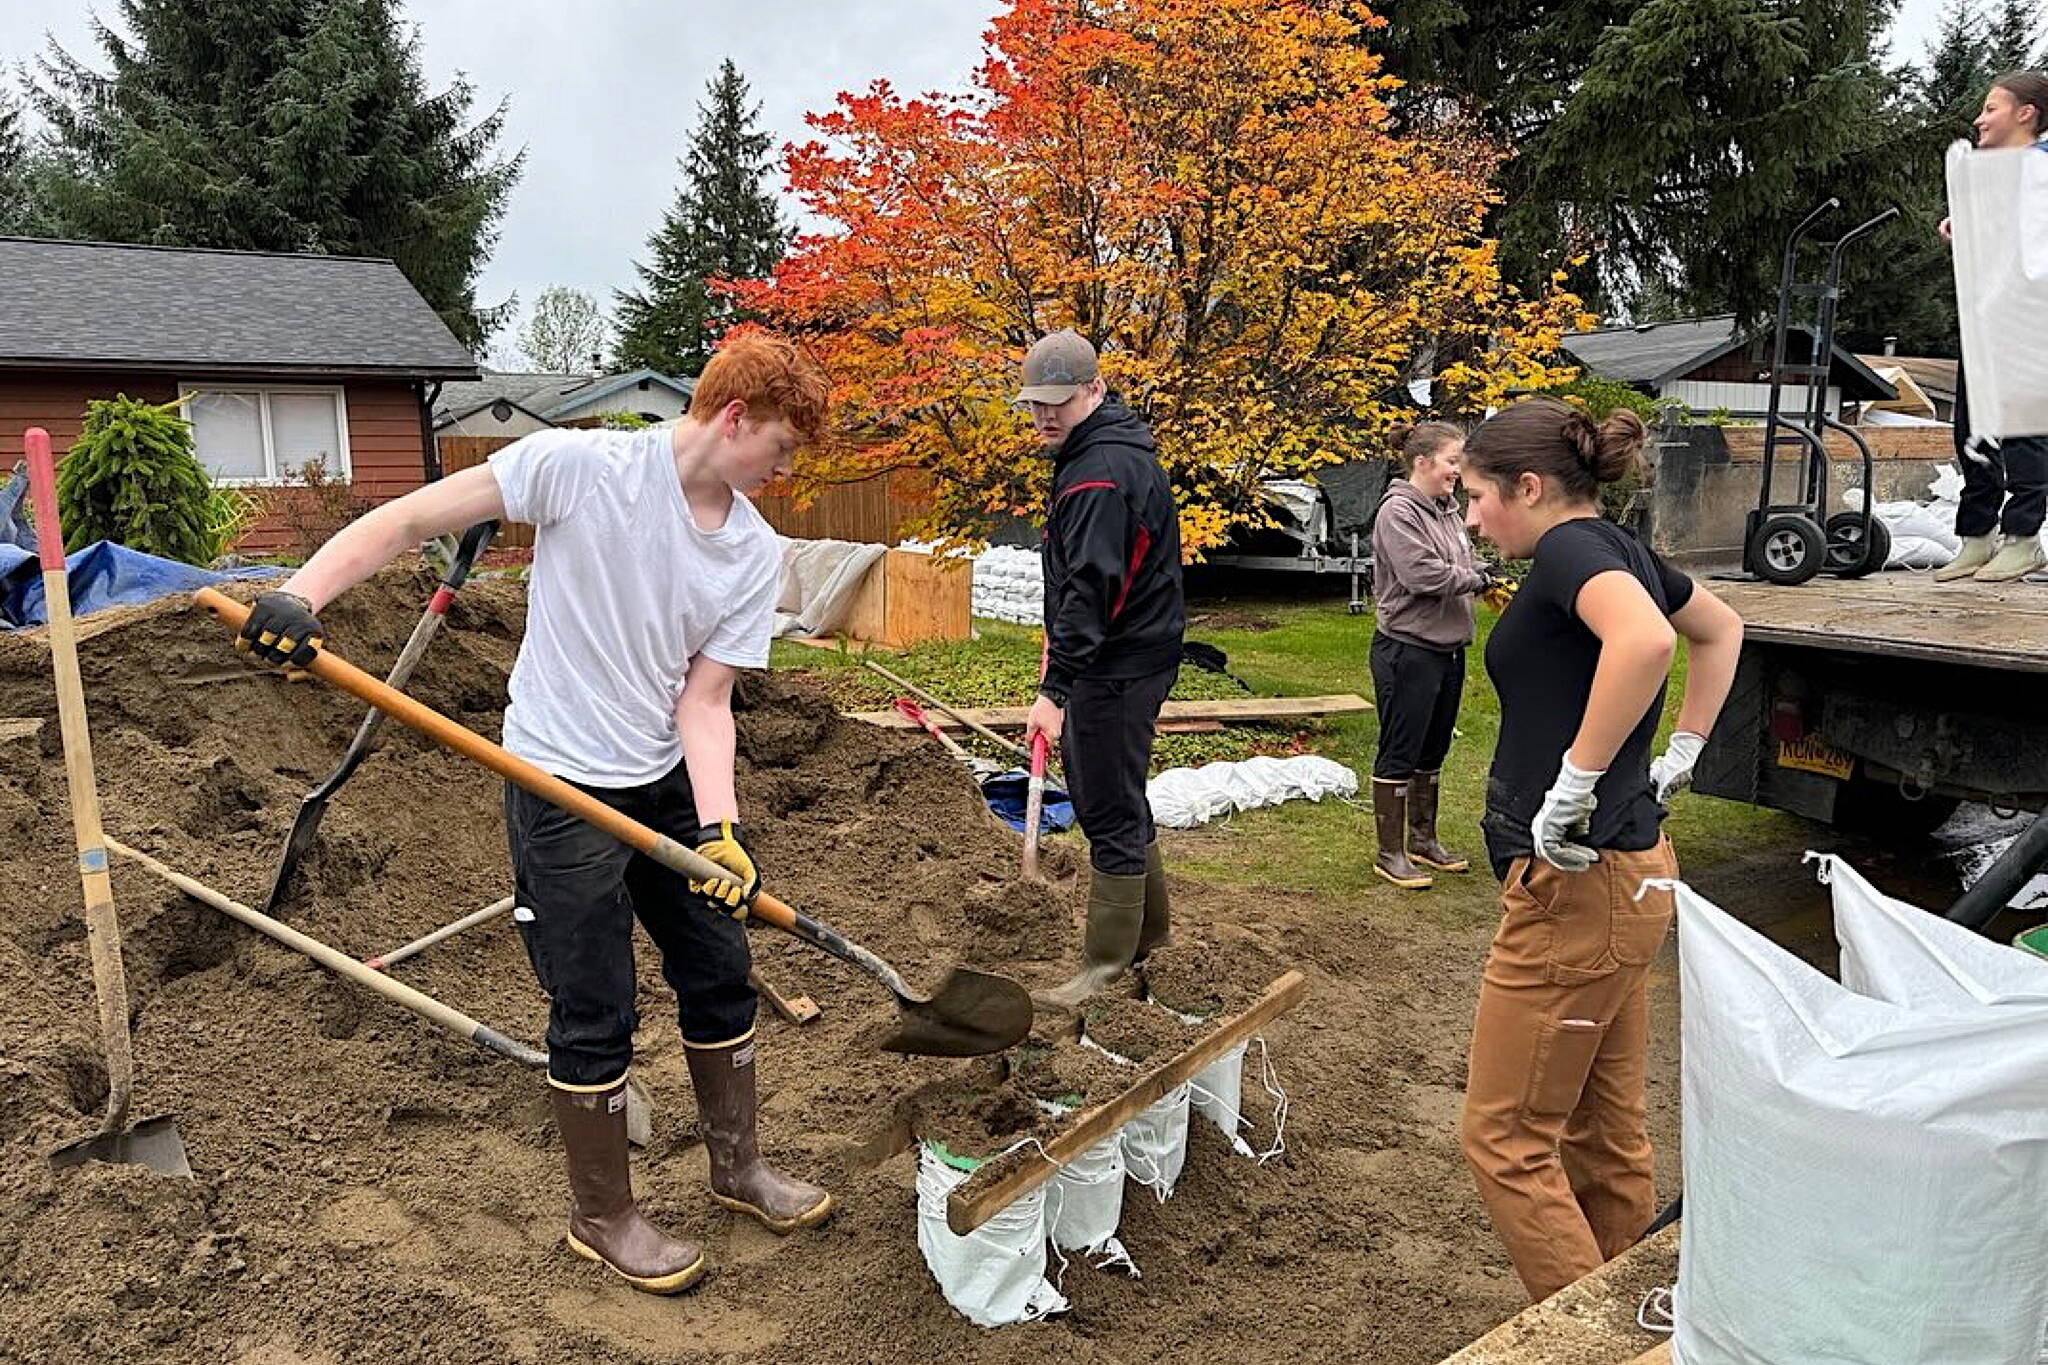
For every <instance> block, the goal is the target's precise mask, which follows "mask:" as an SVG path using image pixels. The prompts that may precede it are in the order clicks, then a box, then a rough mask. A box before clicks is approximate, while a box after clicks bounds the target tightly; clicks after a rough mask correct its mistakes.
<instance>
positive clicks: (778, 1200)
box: [683, 1038, 837, 1236]
mask: <svg viewBox="0 0 2048 1365" xmlns="http://www.w3.org/2000/svg"><path fill="white" fill-rule="evenodd" d="M683 1052H684V1054H685V1055H686V1056H687V1057H688V1058H689V1059H690V1083H691V1084H692V1085H694V1086H696V1088H697V1121H698V1124H699V1126H700V1127H701V1128H702V1129H703V1131H704V1146H705V1149H706V1150H707V1151H709V1152H710V1153H711V1197H712V1198H713V1199H716V1200H717V1201H718V1202H719V1203H721V1204H723V1205H724V1206H725V1207H727V1208H729V1209H731V1210H732V1211H733V1212H734V1213H744V1214H747V1215H748V1216H750V1217H752V1218H755V1219H757V1220H759V1222H760V1224H761V1226H762V1227H764V1228H767V1229H768V1230H769V1231H770V1232H772V1233H775V1234H776V1235H777V1236H787V1235H788V1234H789V1233H792V1232H795V1231H796V1230H797V1229H798V1228H814V1227H816V1226H818V1224H820V1223H822V1222H824V1221H825V1220H826V1219H827V1218H829V1217H831V1216H832V1210H833V1208H834V1207H836V1205H837V1201H836V1200H834V1199H833V1198H832V1196H831V1195H830V1194H827V1193H826V1192H825V1191H824V1190H821V1189H819V1188H818V1187H817V1186H816V1185H812V1184H808V1183H806V1182H804V1181H802V1180H798V1179H797V1178H796V1177H794V1176H788V1175H784V1174H783V1173H782V1172H781V1171H778V1170H776V1169H775V1168H774V1167H773V1166H770V1165H769V1164H768V1163H767V1162H766V1161H764V1160H763V1159H762V1157H761V1146H760V1142H759V1140H758V1136H757V1129H756V1119H757V1116H758V1113H759V1100H758V1094H757V1091H756V1089H755V1083H754V1040H753V1039H752V1038H748V1039H747V1040H746V1041H745V1042H741V1043H734V1044H732V1045H731V1046H729V1047H686V1048H684V1049H683Z"/></svg>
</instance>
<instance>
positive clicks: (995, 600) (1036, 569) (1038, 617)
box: [969, 545, 1045, 625]
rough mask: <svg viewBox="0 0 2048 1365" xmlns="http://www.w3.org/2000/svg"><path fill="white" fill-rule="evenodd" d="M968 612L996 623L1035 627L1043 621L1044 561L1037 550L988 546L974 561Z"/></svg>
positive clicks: (1007, 546)
mask: <svg viewBox="0 0 2048 1365" xmlns="http://www.w3.org/2000/svg"><path fill="white" fill-rule="evenodd" d="M969 609H970V610H971V611H972V612H973V613H974V614H975V615H976V616H982V617H988V618H991V619H994V620H997V621H1013V622H1017V623H1019V624H1022V625H1036V624H1038V623H1039V622H1041V621H1043V620H1044V619H1045V561H1044V559H1043V557H1042V556H1040V554H1039V553H1038V551H1036V550H1025V549H1019V548H1017V547H1014V546H1009V545H991V546H990V547H989V548H988V549H987V550H985V551H983V552H982V553H981V554H980V555H979V556H977V557H976V558H975V561H974V588H973V592H972V602H971V604H970V607H969Z"/></svg>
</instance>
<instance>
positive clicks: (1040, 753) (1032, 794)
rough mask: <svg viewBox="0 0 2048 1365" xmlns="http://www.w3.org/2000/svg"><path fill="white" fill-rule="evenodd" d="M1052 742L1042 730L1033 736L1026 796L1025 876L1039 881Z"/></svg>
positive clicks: (1028, 879)
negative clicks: (1048, 755)
mask: <svg viewBox="0 0 2048 1365" xmlns="http://www.w3.org/2000/svg"><path fill="white" fill-rule="evenodd" d="M1051 751H1052V744H1051V742H1050V741H1049V740H1047V739H1046V737H1045V731H1043V730H1040V731H1038V732H1037V733H1036V734H1034V735H1032V736H1031V785H1030V786H1029V787H1028V788H1026V789H1025V796H1024V878H1025V880H1026V881H1034V882H1035V881H1039V880H1041V878H1040V877H1039V875H1038V835H1039V831H1040V829H1041V828H1043V826H1044V824H1045V760H1046V756H1047V754H1049V753H1050V752H1051Z"/></svg>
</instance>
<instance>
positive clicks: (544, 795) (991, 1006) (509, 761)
mask: <svg viewBox="0 0 2048 1365" xmlns="http://www.w3.org/2000/svg"><path fill="white" fill-rule="evenodd" d="M196 597H197V600H198V603H199V605H200V606H202V607H204V608H206V609H207V610H208V611H209V612H211V613H213V615H214V616H216V617H217V618H219V619H220V620H222V621H225V622H227V623H228V625H230V626H231V627H233V628H234V629H235V630H236V631H240V630H241V628H242V623H243V622H244V621H246V620H247V619H248V617H249V608H247V607H246V606H243V605H242V604H241V603H239V602H237V601H235V600H234V599H233V598H230V597H228V596H226V595H224V594H222V593H220V592H217V591H215V590H214V589H212V588H201V589H200V590H199V591H198V593H197V594H196ZM306 671H307V672H309V673H311V674H312V675H313V676H314V677H316V678H319V679H320V680H321V681H322V682H325V683H328V684H330V685H331V686H334V687H338V688H340V689H341V690H342V691H344V692H347V693H348V694H350V695H351V696H353V697H356V698H357V699H358V700H361V701H365V702H368V703H369V704H370V705H372V706H375V707H377V708H378V709H379V710H381V711H385V712H387V713H389V714H390V716H391V717H392V719H394V720H396V721H398V722H399V723H400V724H401V725H406V726H409V727H411V728H412V729H414V730H417V731H419V732H420V733H421V734H423V735H425V736H426V737H427V738H429V739H431V740H433V741H435V742H436V743H438V744H441V745H444V746H446V747H447V748H450V749H453V750H454V751H455V752H457V753H459V754H461V755H463V756H464V757H466V758H470V759H474V760H475V761H477V762H478V763H481V764H483V765H484V766H485V767H486V768H489V769H490V770H491V771H493V772H495V773H497V774H499V775H500V776H502V777H505V778H506V779H508V780H510V781H512V782H515V783H517V784H518V785H519V786H521V787H523V788H525V789H526V790H527V791H530V792H532V793H533V794H534V795H535V796H538V797H540V798H541V799H542V800H544V801H548V802H552V803H553V804H554V805H556V806H559V807H561V808H562V809H563V810H565V811H568V812H569V813H570V814H571V815H575V816H578V817H580V818H582V819H584V820H587V821H589V822H590V823H591V824H593V825H595V826H597V827H598V828H599V829H601V830H603V831H605V833H607V834H609V835H611V836H612V837H613V838H615V839H617V840H618V841H619V842H621V843H623V844H625V845H626V846H627V847H629V848H632V849H636V850H638V851H639V852H641V853H644V854H646V855H647V856H648V857H650V858H652V859H654V861H656V862H658V863H660V864H661V865H662V866H663V867H666V868H669V869H670V870H672V871H675V872H678V873H681V874H682V875H683V876H686V877H694V878H697V879H699V880H722V879H725V878H728V877H730V876H731V875H732V874H731V872H730V871H729V870H727V869H725V868H722V867H720V866H719V865H718V864H717V863H714V862H712V861H711V860H710V859H709V858H706V857H704V856H703V855H702V854H700V853H697V852H696V851H695V850H692V849H687V848H684V847H683V846H682V845H681V844H679V843H677V842H676V841H675V840H673V839H670V838H668V837H667V836H665V835H662V834H657V833H656V832H655V831H653V830H651V829H649V828H648V827H647V826H645V825H643V824H641V823H640V822H639V821H637V820H633V819H630V818H629V817H627V816H625V815H622V814H620V813H619V812H618V811H615V810H613V809H612V808H611V807H610V806H607V805H606V804H605V803H604V802H602V801H599V800H598V799H597V798H596V797H594V796H591V795H589V794H588V793H586V792H584V791H581V790H579V789H578V788H576V787H573V786H571V785H570V784H568V783H567V782H564V781H562V780H561V779H560V778H558V777H554V776H551V775H549V774H548V773H545V772H542V771H541V770H540V769H539V768H536V767H535V766H534V765H533V764H531V763H528V762H527V761H526V760H525V759H522V758H519V757H517V756H515V755H513V754H510V753H507V752H506V751H505V750H504V749H502V748H500V747H499V746H498V745H496V744H493V743H491V742H490V741H489V740H487V739H485V738H484V737H483V736H482V735H479V734H477V733H476V732H475V731H473V730H469V729H467V728H465V727H463V726H461V725H458V724H456V723H455V722H454V721H452V720H450V719H448V717H446V716H444V715H442V714H441V713H440V712H438V711H435V710H433V709H432V708H430V707H427V706H424V705H422V704H420V703H419V702H417V701H414V700H413V699H412V698H411V697H408V696H406V695H405V694H404V693H403V692H400V691H398V690H397V689H396V688H393V687H390V686H387V685H386V684H384V683H381V682H379V681H377V679H375V678H373V677H371V676H370V675H369V674H367V673H365V672H363V671H362V670H361V669H359V668H357V667H355V665H353V664H350V663H348V662H347V661H345V660H344V659H342V658H341V657H340V656H339V655H337V654H335V653H333V652H332V651H330V650H325V649H322V650H316V651H315V652H314V655H313V660H312V662H311V663H309V664H308V665H307V666H306ZM749 912H750V913H751V915H752V916H753V918H755V919H757V920H762V921H764V922H765V923H767V924H770V925H772V926H774V927H775V928H777V929H780V930H782V931H783V932H784V933H786V934H789V935H790V936H792V937H794V938H797V939H800V940H802V941H803V942H805V943H808V944H810V945H811V946H812V947H813V948H817V949H820V950H821V951H823V952H826V953H830V954H831V955H832V956H833V957H836V958H838V959H839V960H840V961H842V962H846V963H849V964H851V965H852V966H855V967H858V968H859V969H860V970H862V971H864V972H866V973H867V974H868V975H869V976H872V977H874V978H875V979H876V980H877V981H880V982H881V983H882V984H883V985H884V986H886V987H887V988H888V989H889V993H890V994H891V995H893V996H895V997H896V1008H897V1011H898V1015H897V1020H896V1027H895V1028H894V1029H892V1030H891V1031H890V1032H889V1034H888V1035H887V1036H886V1037H884V1038H883V1039H882V1040H881V1041H880V1042H879V1043H878V1044H877V1046H879V1047H880V1048H881V1049H882V1050H884V1051H886V1052H912V1053H918V1054H921V1055H924V1056H931V1057H979V1056H982V1055H984V1054H986V1053H991V1052H1000V1051H1002V1050H1003V1049H1004V1048H1007V1047H1012V1046H1014V1045H1016V1044H1017V1043H1020V1042H1022V1041H1023V1040H1024V1037H1025V1035H1026V1034H1028V1033H1029V1032H1030V1031H1031V997H1030V995H1029V994H1028V993H1026V991H1025V989H1024V988H1023V987H1022V986H1020V985H1018V984H1017V983H1016V982H1014V981H1011V980H1009V979H1008V978H1006V977H1000V976H994V975H991V974H989V973H987V972H977V971H970V970H968V969H967V968H964V967H956V968H954V969H953V970H952V971H950V972H948V973H947V974H946V977H945V979H944V980H943V981H941V982H940V983H939V987H938V989H937V990H935V991H933V992H932V993H931V994H930V995H924V994H921V993H919V992H917V991H914V990H912V989H911V988H910V986H909V984H908V983H906V982H905V981H904V979H903V977H902V974H901V973H899V972H898V971H897V970H896V969H895V968H894V967H892V966H890V965H889V964H888V963H886V962H884V961H883V960H882V959H881V958H879V957H876V956H875V955H874V954H873V953H871V952H869V951H868V950H867V949H866V948H864V947H862V946H861V945H860V944H858V943H856V942H854V941H853V940H851V939H849V938H847V937H845V936H844V935H842V934H840V933H838V932H837V931H836V930H834V929H832V928H831V927H830V926H828V925H825V924H821V923H819V922H818V921H817V920H814V919H812V918H810V917H809V916H808V915H804V914H801V913H799V912H798V911H796V910H794V909H792V908H791V907H789V906H788V905H785V904H784V903H783V902H782V901H780V900H778V899H776V898H775V897H774V896H771V895H769V894H768V893H767V892H765V891H764V892H760V893H759V894H757V895H756V896H755V897H754V899H753V901H752V903H751V904H750V907H749Z"/></svg>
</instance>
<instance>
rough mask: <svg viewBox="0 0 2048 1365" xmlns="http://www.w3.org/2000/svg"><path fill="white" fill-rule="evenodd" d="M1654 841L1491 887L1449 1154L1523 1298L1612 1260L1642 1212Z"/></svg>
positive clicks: (1530, 867) (1657, 918)
mask: <svg viewBox="0 0 2048 1365" xmlns="http://www.w3.org/2000/svg"><path fill="white" fill-rule="evenodd" d="M1677 875H1678V864H1677V861H1676V860H1675V859H1674V858H1673V857H1672V854H1671V843H1670V841H1669V840H1660V841H1659V843H1658V845H1657V847H1656V848H1653V849H1649V850H1646V851H1644V852H1641V853H1622V852H1616V851H1614V850H1612V849H1602V850H1601V851H1600V861H1599V862H1597V863H1595V864H1594V865H1593V866H1592V867H1591V868H1590V869H1588V870H1587V871H1585V872H1578V873H1568V872H1560V871H1558V870H1557V869H1556V868H1554V867H1552V866H1551V865H1550V864H1549V863H1546V862H1543V861H1541V860H1540V859H1529V858H1517V859H1516V860H1515V861H1514V862H1513V864H1511V865H1510V866H1509V868H1508V875H1507V880H1506V882H1505V883H1504V884H1503V886H1502V888H1501V903H1502V912H1503V913H1502V915H1501V921H1500V928H1499V929H1498V930H1496V931H1495V933H1494V936H1493V948H1492V950H1491V951H1490V952H1489V953H1488V954H1487V957H1486V971H1485V976H1484V978H1483V980H1482V983H1481V985H1480V988H1479V1011H1478V1017H1477V1018H1476V1019H1475V1020H1474V1022H1473V1026H1472V1055H1471V1063H1470V1068H1469V1077H1468V1079H1467V1082H1466V1086H1465V1116H1464V1125H1463V1134H1462V1137H1463V1145H1464V1149H1465V1160H1466V1162H1467V1163H1468V1164H1469V1165H1470V1166H1471V1168H1472V1176H1473V1179H1474V1180H1475V1181H1476V1182H1477V1183H1478V1186H1479V1197H1480V1199H1481V1200H1482V1201H1483V1202H1484V1203H1485V1205H1486V1213H1487V1216H1488V1217H1489V1218H1490V1219H1491V1220H1492V1221H1493V1227H1494V1231H1495V1233H1497V1234H1498V1235H1499V1237H1500V1239H1501V1241H1502V1242H1503V1243H1504V1244H1505V1245H1506V1247H1507V1251H1508V1255H1509V1257H1510V1258H1512V1259H1513V1261H1514V1263H1515V1270H1516V1272H1517V1273H1518V1274H1520V1275H1521V1277H1522V1283H1523V1285H1525V1286H1526V1287H1527V1288H1528V1291H1529V1297H1530V1299H1531V1300H1532V1301H1534V1300H1538V1299H1543V1298H1547V1297H1549V1296H1550V1295H1551V1294H1553V1293H1555V1292H1556V1291H1557V1290H1559V1289H1562V1288H1563V1287H1564V1286H1565V1285H1568V1284H1570V1283H1571V1282H1572V1281H1574V1280H1576V1279H1578V1278H1579V1277H1580V1276H1582V1275H1585V1274H1586V1273H1587V1272H1589V1271H1591V1270H1594V1269H1596V1268H1597V1267H1598V1266H1600V1265H1601V1264H1602V1263H1603V1262H1605V1261H1607V1260H1609V1259H1611V1258H1612V1257H1614V1256H1617V1255H1619V1254H1620V1253H1621V1252H1623V1251H1625V1250H1626V1249H1627V1248H1628V1247H1629V1246H1630V1245H1632V1244H1633V1243H1634V1242H1635V1240H1636V1238H1637V1237H1639V1236H1641V1235H1642V1231H1643V1229H1644V1228H1646V1227H1648V1226H1649V1223H1650V1220H1651V1218H1652V1217H1654V1216H1655V1214H1656V1194H1655V1191H1654V1189H1653V1188H1652V1183H1651V1167H1650V1135H1649V1129H1648V1127H1647V1125H1646V1123H1645V1120H1644V1109H1643V1073H1644V1067H1645V1052H1646V1050H1647V1046H1648V1040H1649V1002H1648V992H1647V979H1648V974H1649V965H1650V960H1651V959H1652V958H1654V957H1655V956H1656V955H1657V950H1658V949H1659V948H1660V947H1661V946H1662V945H1663V942H1664V935H1665V933H1666V931H1668V930H1669V929H1670V927H1671V916H1672V909H1673V903H1672V897H1671V893H1670V892H1668V891H1651V892H1648V893H1646V894H1645V895H1644V896H1643V898H1642V899H1641V900H1640V901H1638V900H1637V899H1636V892H1637V890H1638V889H1639V888H1640V887H1641V885H1642V883H1643V881H1644V880H1645V879H1646V878H1650V877H1676V876H1677Z"/></svg>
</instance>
